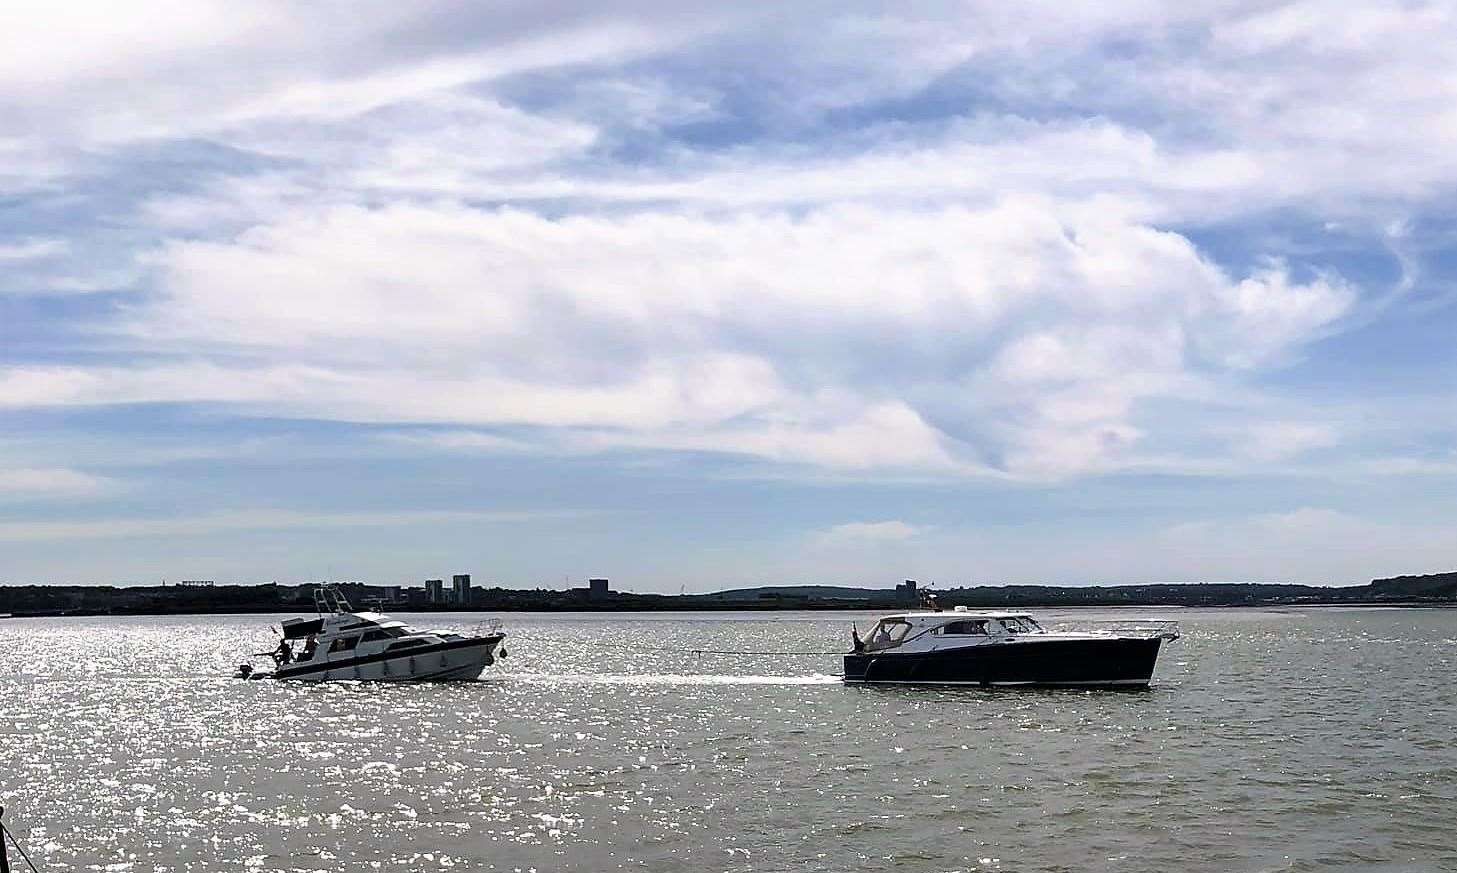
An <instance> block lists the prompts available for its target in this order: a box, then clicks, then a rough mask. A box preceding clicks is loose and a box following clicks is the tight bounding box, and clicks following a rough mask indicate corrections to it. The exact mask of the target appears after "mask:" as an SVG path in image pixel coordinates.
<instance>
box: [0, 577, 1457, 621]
mask: <svg viewBox="0 0 1457 873" xmlns="http://www.w3.org/2000/svg"><path fill="white" fill-rule="evenodd" d="M598 581H599V582H602V583H603V584H602V585H601V586H600V587H598V586H595V585H594V587H592V588H576V589H570V590H567V591H561V590H553V589H544V588H537V589H508V588H500V587H478V588H467V589H465V591H466V593H465V594H464V595H462V599H460V600H457V601H455V602H439V601H438V600H437V601H435V602H432V601H431V600H430V599H429V596H430V592H429V590H428V588H413V587H407V586H381V585H367V584H363V583H340V584H341V586H342V588H343V589H344V591H345V592H346V594H347V595H348V596H349V598H350V600H351V601H352V602H353V603H354V604H355V606H356V607H359V608H378V609H383V610H393V611H401V612H424V611H475V612H583V611H592V612H597V611H600V612H659V611H694V610H703V611H724V610H734V611H744V610H763V611H777V610H788V609H794V610H804V609H826V610H854V609H895V608H906V607H912V606H915V605H916V603H917V597H918V596H919V593H918V591H917V589H916V587H915V586H914V584H909V585H902V586H899V587H897V588H895V589H884V588H855V587H839V586H824V585H791V586H761V587H756V588H740V589H732V590H728V591H719V592H715V593H711V594H633V593H628V592H621V591H611V590H608V588H607V586H606V584H605V580H598ZM316 587H317V585H316V584H314V583H305V584H301V585H280V584H276V583H267V584H262V585H212V584H210V583H209V584H205V585H199V584H184V585H153V586H107V585H101V586H91V585H13V584H12V585H0V618H3V617H6V615H7V614H8V615H9V617H12V618H23V617H29V616H63V615H75V616H81V615H190V614H199V615H206V614H226V613H259V612H297V611H311V610H312V608H313V591H314V589H315V588H316ZM923 590H929V591H931V592H933V593H934V594H935V595H936V597H937V600H938V601H939V602H940V603H941V604H942V605H943V606H946V607H953V606H969V607H979V608H1012V609H1030V608H1037V607H1042V608H1046V607H1075V606H1088V607H1116V606H1178V607H1228V606H1244V607H1253V606H1377V605H1379V606H1457V572H1450V573H1436V574H1431V575H1425V576H1396V577H1391V578H1386V579H1374V580H1372V581H1371V582H1370V583H1369V584H1367V585H1354V586H1348V587H1339V588H1338V587H1325V586H1318V585H1287V584H1267V583H1258V582H1245V583H1160V584H1149V585H1115V586H1104V585H1094V586H1067V585H982V586H975V587H960V588H934V589H923ZM437 593H438V592H437Z"/></svg>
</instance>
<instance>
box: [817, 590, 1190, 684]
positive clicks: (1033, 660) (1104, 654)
mask: <svg viewBox="0 0 1457 873" xmlns="http://www.w3.org/2000/svg"><path fill="white" fill-rule="evenodd" d="M1088 624H1090V625H1092V626H1091V627H1090V628H1088V629H1077V630H1071V629H1068V630H1064V629H1059V630H1049V629H1047V628H1044V627H1043V626H1042V625H1040V624H1038V623H1037V621H1035V620H1034V619H1033V618H1032V616H1030V615H1028V614H1026V613H1024V612H970V611H968V610H967V608H966V607H964V606H958V607H956V609H955V610H953V611H949V612H943V611H940V610H934V611H927V612H907V613H902V614H899V615H888V616H886V617H885V618H882V619H881V620H880V621H879V622H878V623H876V625H875V627H874V628H873V629H872V630H871V632H870V634H869V635H868V636H867V637H865V638H864V639H861V638H860V637H859V635H858V634H857V635H855V637H854V642H855V650H854V651H853V652H851V653H849V654H847V655H846V656H845V681H846V682H894V683H914V684H922V683H924V684H937V685H942V684H951V685H1074V686H1103V687H1146V686H1147V685H1148V684H1149V682H1150V680H1151V679H1152V678H1153V668H1154V664H1155V662H1157V660H1158V655H1159V648H1160V647H1161V646H1162V645H1163V644H1164V643H1165V642H1168V641H1172V640H1176V639H1178V638H1179V629H1178V623H1177V622H1173V621H1122V622H1089V623H1088Z"/></svg>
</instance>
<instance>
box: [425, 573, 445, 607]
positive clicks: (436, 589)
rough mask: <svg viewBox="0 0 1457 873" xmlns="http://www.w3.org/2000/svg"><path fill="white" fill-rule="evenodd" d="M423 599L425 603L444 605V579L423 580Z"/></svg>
mask: <svg viewBox="0 0 1457 873" xmlns="http://www.w3.org/2000/svg"><path fill="white" fill-rule="evenodd" d="M425 599H426V600H427V601H429V602H430V603H444V602H445V580H444V579H426V580H425Z"/></svg>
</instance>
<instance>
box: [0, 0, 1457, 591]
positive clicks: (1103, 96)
mask: <svg viewBox="0 0 1457 873" xmlns="http://www.w3.org/2000/svg"><path fill="white" fill-rule="evenodd" d="M1348 6H1349V4H1335V3H1317V2H1295V3H1278V2H1260V3H1249V2H1240V3H1205V4H1173V5H1172V6H1171V4H1155V3H1124V4H1118V3H1098V4H1086V5H1084V6H1077V5H1074V4H1067V3H1045V4H1044V3H1035V2H1034V3H1024V4H1012V5H1008V4H993V3H974V2H973V3H965V2H960V3H938V2H902V3H895V4H877V3H856V2H837V3H833V4H831V3H799V4H784V5H780V6H778V7H776V8H773V9H768V8H766V9H754V8H748V9H740V8H736V7H734V6H731V5H729V4H694V3H682V2H675V3H661V2H643V3H619V4H612V5H611V7H610V8H604V7H603V6H602V5H601V4H582V3H577V2H568V0H560V2H547V3H542V2H534V3H530V4H527V3H499V4H491V5H490V6H489V8H466V7H462V6H460V5H458V4H448V3H430V2H424V3H413V4H394V5H389V4H376V5H366V6H363V7H361V6H360V5H358V4H343V3H331V2H330V3H319V4H310V5H309V6H307V7H300V6H298V5H297V4H284V3H272V2H257V3H249V4H232V3H221V2H210V0H191V2H188V3H173V2H146V0H143V2H140V3H137V4H133V5H132V6H131V7H129V9H128V12H127V14H126V15H125V16H122V15H119V14H118V13H116V11H115V10H114V9H112V8H110V5H109V4H101V3H96V4H85V3H80V4H66V5H65V6H64V7H63V8H58V7H56V6H55V4H40V3H34V4H31V3H25V2H22V3H19V4H7V6H6V8H5V10H4V11H3V12H0V59H3V60H0V117H3V118H4V119H6V121H5V124H4V125H3V126H0V581H5V582H12V583H19V582H30V581H37V582H39V581H46V582H97V583H100V582H110V581H155V580H158V579H163V578H168V579H178V578H214V579H219V580H237V581H261V580H267V579H279V580H288V581H295V580H304V579H316V578H323V577H338V578H364V579H370V580H374V581H378V582H412V581H418V580H420V579H423V578H425V577H427V576H439V575H441V574H444V573H450V572H461V571H470V572H473V573H474V574H475V575H476V577H477V579H479V580H482V581H486V582H491V581H497V582H500V583H502V584H507V585H515V586H527V585H535V584H545V585H560V584H562V583H563V582H564V581H565V580H568V579H571V580H580V579H582V578H584V577H586V576H588V575H608V576H611V577H612V578H613V579H614V580H615V581H616V582H617V584H618V585H619V586H620V587H625V588H630V589H635V590H640V591H677V590H680V588H686V589H687V590H708V589H713V588H717V587H723V586H728V585H738V584H753V583H761V582H780V583H797V582H834V583H854V584H874V585H887V586H888V585H890V584H893V583H894V582H895V581H897V580H899V579H901V578H906V577H916V578H920V579H922V580H925V581H927V582H931V583H934V584H970V583H997V582H1061V583H1074V584H1079V583H1095V582H1138V581H1198V580H1207V581H1227V580H1247V579H1258V580H1269V581H1305V582H1320V583H1332V584H1345V583H1350V582H1361V581H1365V580H1367V579H1369V578H1371V577H1372V576H1375V575H1386V574H1392V573H1401V572H1422V571H1435V570H1449V569H1454V568H1457V439H1454V436H1457V412H1454V409H1457V407H1454V399H1457V366H1454V364H1457V351H1454V349H1457V343H1454V342H1453V339H1452V338H1453V336H1454V328H1457V305H1454V302H1457V282H1454V280H1457V226H1454V221H1453V219H1452V217H1451V216H1452V215H1453V211H1452V209H1451V203H1452V202H1453V199H1454V195H1457V148H1454V146H1457V142H1454V140H1457V114H1454V112H1453V110H1452V107H1453V105H1457V103H1454V100H1453V98H1454V96H1457V95H1454V94H1453V88H1452V84H1451V83H1452V82H1453V81H1457V48H1454V46H1457V10H1454V7H1453V6H1452V5H1451V4H1441V3H1393V4H1360V5H1359V8H1354V9H1353V8H1348Z"/></svg>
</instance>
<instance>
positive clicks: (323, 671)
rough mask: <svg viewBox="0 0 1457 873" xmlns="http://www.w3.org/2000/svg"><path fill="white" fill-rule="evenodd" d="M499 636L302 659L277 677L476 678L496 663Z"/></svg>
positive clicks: (313, 679) (315, 679)
mask: <svg viewBox="0 0 1457 873" xmlns="http://www.w3.org/2000/svg"><path fill="white" fill-rule="evenodd" d="M501 640H502V637H500V636H489V637H478V638H470V639H465V640H455V641H451V642H449V643H444V644H437V645H431V646H423V647H421V649H420V650H419V651H408V652H400V653H398V654H390V653H387V654H384V655H373V656H365V657H352V658H351V657H344V658H336V659H334V660H331V661H324V662H321V663H317V664H315V663H313V662H304V663H298V664H290V665H288V666H286V667H283V668H280V669H279V670H278V671H277V672H276V673H275V674H274V678H276V679H290V680H294V681H301V682H330V681H340V680H357V681H362V682H448V681H462V680H471V679H476V678H478V677H479V676H480V675H481V672H482V671H484V670H485V669H486V668H487V667H489V666H490V665H491V664H493V663H495V660H496V656H495V650H496V647H497V646H499V645H500V643H501Z"/></svg>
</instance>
